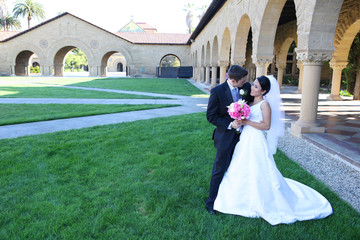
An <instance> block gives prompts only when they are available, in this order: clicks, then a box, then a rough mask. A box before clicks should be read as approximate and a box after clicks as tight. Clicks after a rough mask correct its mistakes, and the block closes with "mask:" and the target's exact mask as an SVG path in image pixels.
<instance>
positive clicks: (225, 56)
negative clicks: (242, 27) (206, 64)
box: [219, 28, 231, 62]
mask: <svg viewBox="0 0 360 240" xmlns="http://www.w3.org/2000/svg"><path fill="white" fill-rule="evenodd" d="M230 49H231V35H230V30H229V28H225V30H224V33H223V35H222V38H221V45H220V55H219V58H220V59H219V60H220V61H227V62H228V61H229V60H230Z"/></svg>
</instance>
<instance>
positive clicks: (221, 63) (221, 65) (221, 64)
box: [218, 60, 230, 67]
mask: <svg viewBox="0 0 360 240" xmlns="http://www.w3.org/2000/svg"><path fill="white" fill-rule="evenodd" d="M229 63H230V62H229V61H222V60H219V61H218V64H219V66H220V67H227V66H229Z"/></svg>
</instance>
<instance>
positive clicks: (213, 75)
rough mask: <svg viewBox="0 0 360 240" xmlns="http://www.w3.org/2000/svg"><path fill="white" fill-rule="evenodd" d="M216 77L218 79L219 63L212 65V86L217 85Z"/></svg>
mask: <svg viewBox="0 0 360 240" xmlns="http://www.w3.org/2000/svg"><path fill="white" fill-rule="evenodd" d="M216 79H217V65H216V64H212V67H211V87H210V88H214V87H216Z"/></svg>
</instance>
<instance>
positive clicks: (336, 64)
mask: <svg viewBox="0 0 360 240" xmlns="http://www.w3.org/2000/svg"><path fill="white" fill-rule="evenodd" d="M347 65H348V62H336V61H330V67H331V68H334V69H337V70H343V69H344V68H346V66H347Z"/></svg>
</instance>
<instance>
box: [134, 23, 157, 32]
mask: <svg viewBox="0 0 360 240" xmlns="http://www.w3.org/2000/svg"><path fill="white" fill-rule="evenodd" d="M136 24H137V25H138V26H139V27H141V28H142V29H144V31H145V32H157V29H156V28H154V27H153V26H150V25H149V24H147V23H145V22H136Z"/></svg>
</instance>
